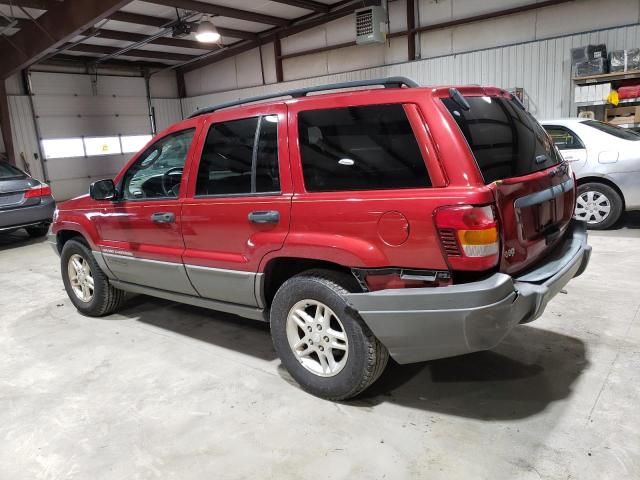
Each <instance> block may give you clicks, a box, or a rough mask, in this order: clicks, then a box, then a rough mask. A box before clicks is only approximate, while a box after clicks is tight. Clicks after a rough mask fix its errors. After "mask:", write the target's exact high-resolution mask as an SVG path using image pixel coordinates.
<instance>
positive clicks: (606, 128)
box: [582, 120, 640, 142]
mask: <svg viewBox="0 0 640 480" xmlns="http://www.w3.org/2000/svg"><path fill="white" fill-rule="evenodd" d="M582 123H583V124H584V125H588V126H590V127H593V128H595V129H596V130H600V131H601V132H604V133H608V134H609V135H613V136H614V137H618V138H621V139H623V140H631V141H632V142H637V141H638V140H640V133H636V132H634V131H633V130H629V129H626V128H622V127H617V126H615V125H610V124H608V123H602V122H598V121H597V120H587V121H586V122H582Z"/></svg>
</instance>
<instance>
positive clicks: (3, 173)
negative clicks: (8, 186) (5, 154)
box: [0, 162, 26, 178]
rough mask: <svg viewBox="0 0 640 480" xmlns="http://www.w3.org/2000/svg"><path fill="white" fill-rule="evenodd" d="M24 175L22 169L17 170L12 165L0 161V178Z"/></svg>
mask: <svg viewBox="0 0 640 480" xmlns="http://www.w3.org/2000/svg"><path fill="white" fill-rule="evenodd" d="M25 176H26V175H25V174H24V172H23V171H22V170H18V169H17V168H16V167H14V166H13V165H11V164H9V163H6V162H0V178H16V177H25Z"/></svg>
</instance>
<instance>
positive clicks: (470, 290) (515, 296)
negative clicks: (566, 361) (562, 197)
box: [347, 221, 591, 363]
mask: <svg viewBox="0 0 640 480" xmlns="http://www.w3.org/2000/svg"><path fill="white" fill-rule="evenodd" d="M590 254H591V247H590V246H589V245H587V234H586V230H585V227H584V224H583V223H581V222H577V221H574V222H573V223H572V225H571V227H570V229H569V230H568V231H567V233H566V236H565V238H564V241H563V243H562V245H561V246H559V247H558V248H557V249H556V250H555V252H554V253H553V254H552V255H551V256H549V257H548V258H547V259H546V260H545V261H544V263H542V264H541V265H539V266H538V267H537V268H536V269H535V270H532V271H530V272H528V273H527V274H525V275H522V276H520V277H517V278H513V277H511V276H509V275H505V274H502V273H496V274H494V275H492V276H491V277H489V278H487V279H486V280H482V281H479V282H472V283H466V284H460V285H452V286H448V287H438V288H415V289H398V290H381V291H379V292H371V293H352V294H349V295H347V302H348V303H349V305H350V306H351V307H352V308H354V309H355V310H357V311H358V313H359V314H360V316H361V317H362V319H363V320H364V321H365V323H366V324H367V325H368V326H369V328H371V330H372V331H373V333H374V334H375V335H376V336H377V337H378V339H379V340H380V341H381V342H382V343H383V344H384V345H385V346H386V347H387V348H388V349H389V353H390V354H391V356H392V357H393V359H394V360H396V361H397V362H398V363H414V362H421V361H426V360H433V359H436V358H445V357H452V356H456V355H461V354H465V353H470V352H476V351H481V350H488V349H491V348H493V347H495V346H496V345H498V344H499V343H500V341H502V339H503V338H504V337H505V336H506V335H507V334H508V333H509V332H510V331H511V329H512V328H513V327H515V326H516V325H518V324H520V323H527V322H530V321H533V320H535V319H536V318H538V317H539V316H540V315H541V314H542V312H543V311H544V308H545V307H546V304H547V303H548V302H549V300H551V298H553V297H554V296H555V295H556V294H557V293H558V292H559V291H560V290H561V289H562V288H563V287H564V286H565V285H566V284H567V283H568V282H569V280H571V279H572V278H573V277H575V276H577V275H580V274H581V273H582V272H583V271H584V269H585V268H586V266H587V264H588V262H589V257H590Z"/></svg>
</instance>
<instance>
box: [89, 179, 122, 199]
mask: <svg viewBox="0 0 640 480" xmlns="http://www.w3.org/2000/svg"><path fill="white" fill-rule="evenodd" d="M89 196H90V197H91V198H93V199H94V200H115V198H116V184H115V183H113V180H111V179H110V178H108V179H106V180H98V181H97V182H93V183H92V184H91V186H90V187H89Z"/></svg>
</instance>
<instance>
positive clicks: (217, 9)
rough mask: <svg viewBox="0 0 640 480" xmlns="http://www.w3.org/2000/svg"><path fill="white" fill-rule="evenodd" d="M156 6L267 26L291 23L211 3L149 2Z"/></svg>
mask: <svg viewBox="0 0 640 480" xmlns="http://www.w3.org/2000/svg"><path fill="white" fill-rule="evenodd" d="M147 1H149V2H151V3H155V4H156V5H165V6H167V7H174V8H182V9H185V10H190V11H193V12H200V13H206V14H209V15H219V16H221V17H228V18H236V19H238V20H247V21H249V22H256V23H264V24H266V25H277V26H285V25H288V24H289V23H290V21H289V20H287V19H286V18H279V17H273V16H271V15H263V14H261V13H254V12H249V11H247V10H239V9H237V8H231V7H223V6H220V5H212V4H210V3H204V2H200V1H198V0H147Z"/></svg>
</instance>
